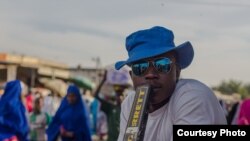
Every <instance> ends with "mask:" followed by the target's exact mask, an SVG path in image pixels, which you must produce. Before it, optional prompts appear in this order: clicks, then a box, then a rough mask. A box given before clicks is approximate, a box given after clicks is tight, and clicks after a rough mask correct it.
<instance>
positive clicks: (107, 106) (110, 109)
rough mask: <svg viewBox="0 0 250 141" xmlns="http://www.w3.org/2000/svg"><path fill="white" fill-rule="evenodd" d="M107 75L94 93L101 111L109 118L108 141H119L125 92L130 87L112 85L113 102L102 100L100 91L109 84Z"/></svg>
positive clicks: (105, 74)
mask: <svg viewBox="0 0 250 141" xmlns="http://www.w3.org/2000/svg"><path fill="white" fill-rule="evenodd" d="M107 73H108V71H107V70H106V71H105V73H104V75H103V79H102V81H101V83H100V84H99V85H98V87H97V89H96V90H95V92H94V95H95V97H96V98H97V99H98V100H99V101H100V103H101V110H102V111H103V112H104V113H105V114H106V116H107V122H108V139H107V141H117V138H118V135H119V123H120V112H121V103H122V100H123V97H124V91H125V90H126V89H127V88H128V87H129V86H128V85H126V84H112V86H113V89H114V92H115V95H114V97H112V100H108V99H105V98H101V96H100V91H101V88H102V87H103V86H104V83H105V82H107Z"/></svg>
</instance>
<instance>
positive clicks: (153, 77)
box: [131, 53, 180, 105]
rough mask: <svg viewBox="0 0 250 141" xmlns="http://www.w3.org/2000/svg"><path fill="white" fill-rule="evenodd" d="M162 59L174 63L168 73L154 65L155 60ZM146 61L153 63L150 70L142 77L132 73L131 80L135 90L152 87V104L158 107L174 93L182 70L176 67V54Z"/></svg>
mask: <svg viewBox="0 0 250 141" xmlns="http://www.w3.org/2000/svg"><path fill="white" fill-rule="evenodd" d="M162 57H163V58H165V57H166V58H169V59H170V60H171V61H172V63H171V64H170V69H169V71H168V72H160V71H159V70H157V69H156V68H155V67H154V65H153V64H152V62H153V61H154V60H157V59H159V58H162ZM146 61H151V63H149V68H148V69H146V72H145V73H143V75H141V76H138V75H135V74H134V73H133V72H131V78H132V81H133V83H134V87H135V89H136V88H137V87H138V86H140V85H143V84H149V85H151V88H152V93H151V98H150V104H151V105H157V104H159V103H161V102H163V101H164V100H166V99H167V98H169V96H171V94H172V93H173V91H174V89H175V86H176V82H177V80H178V77H179V74H180V69H179V67H177V66H176V59H175V57H174V53H166V54H163V55H160V56H156V57H152V58H148V59H146Z"/></svg>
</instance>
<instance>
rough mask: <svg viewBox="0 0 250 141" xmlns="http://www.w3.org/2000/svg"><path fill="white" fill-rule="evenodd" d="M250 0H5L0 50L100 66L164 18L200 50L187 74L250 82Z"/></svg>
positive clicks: (179, 37)
mask: <svg viewBox="0 0 250 141" xmlns="http://www.w3.org/2000/svg"><path fill="white" fill-rule="evenodd" d="M249 13H250V1H249V0H237V1H235V0H123V1H120V0H105V1H100V0H73V1H70V0H40V1H39V0H37V1H34V0H22V1H20V0H1V1H0V52H4V53H14V54H22V55H28V56H34V57H39V58H45V59H49V60H54V61H58V62H62V63H65V64H67V65H69V66H70V67H76V66H77V65H81V66H82V67H96V66H97V63H96V61H94V60H95V59H94V58H100V65H99V67H105V66H107V65H110V64H114V63H115V62H116V61H120V60H126V59H127V57H128V56H127V52H126V49H125V39H126V37H127V36H128V35H129V34H130V33H132V32H134V31H137V30H140V29H145V28H150V27H153V26H164V27H166V28H169V29H171V30H172V31H173V32H174V35H175V44H176V45H179V44H181V43H183V42H185V41H190V42H191V43H192V45H193V47H194V51H195V56H194V59H193V62H192V64H191V65H190V66H189V67H188V68H186V69H184V70H182V75H181V76H182V77H183V78H192V79H197V80H200V81H202V82H204V83H206V84H207V85H209V86H215V85H218V84H220V83H221V82H222V81H227V80H231V79H233V80H237V81H241V82H243V83H249V82H250V73H249V72H250V63H249V61H250V55H249V53H250V18H249Z"/></svg>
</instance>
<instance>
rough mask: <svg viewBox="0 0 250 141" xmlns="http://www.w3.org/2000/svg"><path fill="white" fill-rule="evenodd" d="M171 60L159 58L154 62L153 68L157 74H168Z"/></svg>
mask: <svg viewBox="0 0 250 141" xmlns="http://www.w3.org/2000/svg"><path fill="white" fill-rule="evenodd" d="M170 64H171V60H170V59H168V58H161V59H158V60H155V62H154V66H155V68H156V69H157V71H159V72H168V71H169V70H170Z"/></svg>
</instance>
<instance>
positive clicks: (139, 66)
mask: <svg viewBox="0 0 250 141" xmlns="http://www.w3.org/2000/svg"><path fill="white" fill-rule="evenodd" d="M148 67H149V64H148V63H147V62H142V63H136V64H133V65H132V71H133V73H134V74H135V75H137V76H141V75H143V74H144V73H145V72H146V70H147V69H148Z"/></svg>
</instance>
